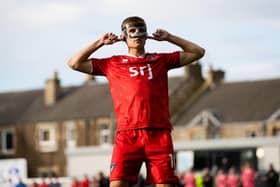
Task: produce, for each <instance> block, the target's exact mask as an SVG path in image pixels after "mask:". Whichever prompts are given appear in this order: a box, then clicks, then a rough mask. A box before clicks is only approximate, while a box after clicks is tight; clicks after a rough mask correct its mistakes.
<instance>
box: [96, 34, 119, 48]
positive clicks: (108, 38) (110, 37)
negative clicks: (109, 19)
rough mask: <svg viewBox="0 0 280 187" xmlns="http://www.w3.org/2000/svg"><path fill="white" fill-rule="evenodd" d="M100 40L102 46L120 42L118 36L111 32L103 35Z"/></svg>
mask: <svg viewBox="0 0 280 187" xmlns="http://www.w3.org/2000/svg"><path fill="white" fill-rule="evenodd" d="M100 40H101V42H102V43H103V44H104V45H111V44H114V43H116V42H119V41H120V40H119V38H118V36H117V35H115V34H113V33H111V32H108V33H106V34H104V35H103V36H102V37H101V39H100Z"/></svg>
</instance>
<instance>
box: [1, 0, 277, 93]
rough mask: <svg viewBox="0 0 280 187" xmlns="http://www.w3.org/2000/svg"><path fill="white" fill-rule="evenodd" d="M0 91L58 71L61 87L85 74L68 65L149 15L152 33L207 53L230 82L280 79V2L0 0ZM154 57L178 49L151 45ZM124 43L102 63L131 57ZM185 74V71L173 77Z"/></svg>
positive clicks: (107, 50)
mask: <svg viewBox="0 0 280 187" xmlns="http://www.w3.org/2000/svg"><path fill="white" fill-rule="evenodd" d="M0 2H1V7H0V27H1V31H0V32H1V34H0V51H1V62H0V64H1V68H0V92H6V91H15V90H16V91H17V90H29V89H38V88H39V89H40V88H43V87H44V84H45V81H46V80H47V79H48V78H50V77H51V75H52V72H53V71H54V70H56V71H57V72H58V75H59V78H60V79H61V83H62V85H63V86H69V85H79V84H81V83H82V82H83V81H84V79H85V76H84V75H83V74H81V73H78V72H74V71H72V70H70V69H69V68H68V67H67V65H66V63H67V60H68V59H69V58H70V57H71V55H73V53H75V52H77V51H78V50H79V49H81V48H83V47H85V46H87V45H88V44H90V43H91V42H93V41H95V40H96V39H98V38H99V37H100V36H101V35H102V34H104V33H106V32H114V33H115V34H118V35H119V34H120V23H121V22H122V20H123V19H124V18H126V17H128V16H132V15H137V16H140V17H143V18H144V19H145V20H146V22H147V25H148V32H149V33H150V34H151V33H153V31H155V29H157V28H163V29H166V30H167V31H169V32H170V33H172V34H175V35H178V36H181V37H184V38H186V39H188V40H191V41H193V42H195V43H198V44H199V45H201V46H202V47H204V48H205V49H206V55H205V57H204V58H203V59H202V60H201V62H202V64H203V71H204V72H205V71H206V70H207V67H208V65H209V64H211V65H212V66H213V68H214V69H223V70H224V71H225V72H226V81H243V80H259V79H270V78H280V11H279V10H280V1H279V0H172V1H170V0H169V1H165V0H141V1H139V0H137V1H135V0H88V1H82V0H81V1H71V0H60V1H58V0H57V1H52V0H48V1H38V0H37V1H35V0H30V1H22V0H18V1H13V0H11V1H4V0H0ZM146 47H147V48H146V49H147V51H148V52H161V51H163V52H166V51H175V50H178V49H179V48H178V47H176V46H174V45H172V44H169V43H167V42H156V41H147V46H146ZM126 53H127V50H126V46H125V44H124V43H117V44H115V45H112V46H105V47H103V48H101V49H100V50H99V51H98V52H97V53H96V57H106V56H111V55H115V54H126ZM180 74H182V69H179V70H176V71H174V72H172V73H171V76H174V75H180Z"/></svg>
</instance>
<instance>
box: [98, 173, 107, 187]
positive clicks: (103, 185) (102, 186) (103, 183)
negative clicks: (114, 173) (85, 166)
mask: <svg viewBox="0 0 280 187" xmlns="http://www.w3.org/2000/svg"><path fill="white" fill-rule="evenodd" d="M97 180H98V182H99V187H109V179H108V178H107V177H105V176H104V173H103V172H101V171H100V172H99V173H98V177H97Z"/></svg>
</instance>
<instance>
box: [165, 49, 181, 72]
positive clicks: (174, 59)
mask: <svg viewBox="0 0 280 187" xmlns="http://www.w3.org/2000/svg"><path fill="white" fill-rule="evenodd" d="M163 55H164V58H165V61H166V63H167V69H168V70H170V69H174V68H179V67H181V65H180V52H179V51H176V52H173V53H165V54H163Z"/></svg>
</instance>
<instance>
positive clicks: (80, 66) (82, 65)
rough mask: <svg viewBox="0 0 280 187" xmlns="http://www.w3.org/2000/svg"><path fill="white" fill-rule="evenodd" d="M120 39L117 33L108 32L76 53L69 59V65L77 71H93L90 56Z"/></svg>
mask: <svg viewBox="0 0 280 187" xmlns="http://www.w3.org/2000/svg"><path fill="white" fill-rule="evenodd" d="M118 41H120V40H119V39H118V37H117V36H116V35H115V34H113V33H110V32H109V33H106V34H104V35H103V36H102V37H101V38H100V39H98V40H97V41H95V42H94V43H92V44H90V45H89V46H87V47H86V48H84V49H82V50H80V51H79V52H77V53H76V54H74V56H72V57H71V58H70V59H69V61H68V66H69V67H70V68H72V69H73V70H76V71H81V72H84V73H91V72H92V65H91V62H90V60H89V56H90V55H91V54H92V53H94V52H95V51H96V50H98V49H99V48H100V47H102V46H103V45H111V44H113V43H116V42H118Z"/></svg>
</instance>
